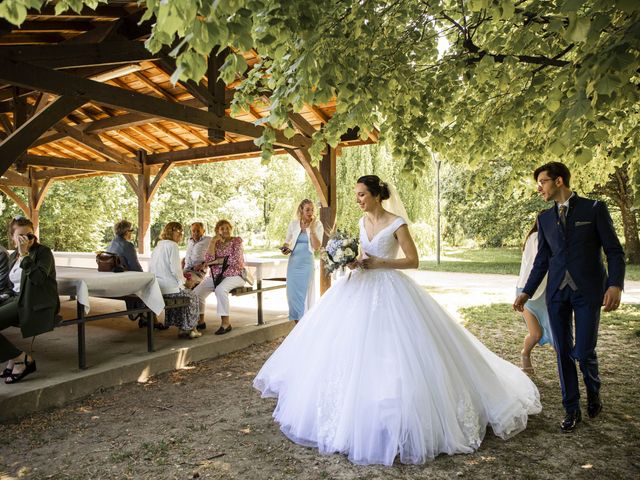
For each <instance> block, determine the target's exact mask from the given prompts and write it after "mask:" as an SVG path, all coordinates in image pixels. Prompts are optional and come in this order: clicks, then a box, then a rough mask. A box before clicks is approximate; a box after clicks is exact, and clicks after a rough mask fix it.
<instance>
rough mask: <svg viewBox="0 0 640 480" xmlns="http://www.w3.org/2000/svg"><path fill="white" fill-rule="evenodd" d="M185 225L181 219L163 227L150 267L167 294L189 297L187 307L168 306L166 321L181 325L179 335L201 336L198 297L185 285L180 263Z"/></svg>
mask: <svg viewBox="0 0 640 480" xmlns="http://www.w3.org/2000/svg"><path fill="white" fill-rule="evenodd" d="M182 235H183V229H182V225H181V224H180V223H178V222H169V223H167V224H166V225H165V227H164V228H163V229H162V233H161V234H160V241H159V242H158V244H157V245H156V248H154V249H153V252H152V253H151V261H150V263H149V271H150V272H152V273H154V274H155V276H156V278H157V279H158V284H159V285H160V291H161V292H162V296H163V297H165V298H171V297H186V298H189V305H188V306H186V307H180V308H172V309H169V310H165V317H164V323H165V325H175V326H177V327H178V328H179V329H180V332H179V333H178V336H180V337H186V338H198V337H200V336H202V334H201V333H200V332H198V330H197V329H196V325H197V323H198V314H199V311H200V310H199V307H198V297H197V296H196V295H195V294H194V293H193V292H192V291H191V290H186V289H185V288H184V275H183V274H182V265H181V264H180V251H179V249H178V243H179V242H180V240H181V239H182Z"/></svg>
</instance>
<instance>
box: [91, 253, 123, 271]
mask: <svg viewBox="0 0 640 480" xmlns="http://www.w3.org/2000/svg"><path fill="white" fill-rule="evenodd" d="M96 263H97V264H98V271H99V272H124V271H125V270H126V268H125V267H124V264H123V263H122V258H120V255H118V254H117V253H113V252H96Z"/></svg>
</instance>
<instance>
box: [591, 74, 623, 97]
mask: <svg viewBox="0 0 640 480" xmlns="http://www.w3.org/2000/svg"><path fill="white" fill-rule="evenodd" d="M621 85H622V82H621V81H620V78H619V77H617V76H615V75H612V74H607V75H604V76H603V77H601V78H600V79H598V81H597V82H596V91H597V92H598V93H599V94H600V95H611V94H612V93H613V92H614V91H615V90H616V89H617V88H619V87H620V86H621Z"/></svg>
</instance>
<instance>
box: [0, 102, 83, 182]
mask: <svg viewBox="0 0 640 480" xmlns="http://www.w3.org/2000/svg"><path fill="white" fill-rule="evenodd" d="M84 103H85V100H84V99H81V98H76V97H66V96H62V97H59V98H57V99H56V100H54V101H53V102H51V103H49V104H48V105H47V106H46V107H45V108H43V109H42V110H40V111H39V112H38V113H36V114H35V115H34V116H32V117H31V118H29V119H28V120H27V121H26V122H25V123H24V124H22V125H21V126H20V127H19V128H18V129H16V130H15V131H14V132H13V133H12V134H11V135H10V136H9V137H7V139H6V140H4V141H3V142H2V144H0V174H1V173H4V172H5V171H6V170H7V169H8V168H9V166H11V164H12V163H13V162H15V161H16V159H17V158H18V157H19V156H20V155H22V154H23V153H24V152H25V151H26V150H27V149H28V148H29V146H30V145H31V144H32V143H33V142H34V141H35V140H36V139H37V138H38V137H40V135H41V134H42V133H43V132H46V131H47V130H48V129H49V128H51V127H52V126H53V125H54V124H56V123H57V122H59V121H60V120H61V119H62V118H64V117H66V116H67V115H69V114H70V113H71V112H73V111H74V110H75V109H76V108H78V107H81V106H82V105H83V104H84Z"/></svg>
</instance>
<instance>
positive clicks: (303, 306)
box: [280, 199, 323, 322]
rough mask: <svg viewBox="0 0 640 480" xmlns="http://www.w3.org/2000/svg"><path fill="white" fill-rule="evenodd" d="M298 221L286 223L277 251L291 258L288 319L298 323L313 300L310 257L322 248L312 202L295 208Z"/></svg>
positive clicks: (320, 231)
mask: <svg viewBox="0 0 640 480" xmlns="http://www.w3.org/2000/svg"><path fill="white" fill-rule="evenodd" d="M296 214H297V215H296V216H297V219H296V220H294V221H292V222H291V223H290V224H289V228H288V230H287V237H286V239H285V242H284V245H283V246H282V247H280V250H281V251H282V253H284V254H285V255H291V257H290V258H289V264H288V265H287V301H288V302H289V319H290V320H293V321H295V322H297V321H298V320H300V319H301V318H302V316H303V315H304V312H305V311H306V310H307V309H308V308H309V306H311V305H313V302H314V300H315V294H314V292H315V285H314V281H313V278H314V260H313V254H314V252H316V251H317V250H318V249H319V248H320V246H321V245H322V233H323V229H322V223H320V221H318V220H317V219H316V216H315V210H314V207H313V202H312V201H311V200H308V199H304V200H303V201H302V202H300V205H298V210H297V212H296Z"/></svg>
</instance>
